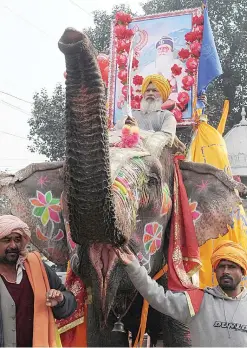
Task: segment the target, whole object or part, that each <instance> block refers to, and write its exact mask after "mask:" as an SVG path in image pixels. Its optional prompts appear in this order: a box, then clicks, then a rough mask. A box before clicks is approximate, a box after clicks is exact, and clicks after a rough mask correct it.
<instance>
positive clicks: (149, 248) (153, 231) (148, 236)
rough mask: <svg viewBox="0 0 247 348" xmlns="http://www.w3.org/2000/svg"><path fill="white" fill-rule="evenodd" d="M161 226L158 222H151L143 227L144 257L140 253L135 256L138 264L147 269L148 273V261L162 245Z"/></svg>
mask: <svg viewBox="0 0 247 348" xmlns="http://www.w3.org/2000/svg"><path fill="white" fill-rule="evenodd" d="M162 235H163V226H162V225H160V224H159V223H158V222H151V223H148V224H146V225H145V227H144V234H143V245H144V251H145V254H146V255H145V256H144V255H143V253H142V252H139V253H138V254H137V257H138V260H139V261H140V263H141V264H142V265H143V266H144V267H145V268H146V269H147V271H148V273H149V272H150V270H151V266H150V261H151V256H153V255H154V254H155V253H156V252H157V251H158V250H159V249H160V248H161V244H162Z"/></svg>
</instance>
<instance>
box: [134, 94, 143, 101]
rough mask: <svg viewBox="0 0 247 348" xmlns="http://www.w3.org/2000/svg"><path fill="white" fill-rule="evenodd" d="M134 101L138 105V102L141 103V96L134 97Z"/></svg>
mask: <svg viewBox="0 0 247 348" xmlns="http://www.w3.org/2000/svg"><path fill="white" fill-rule="evenodd" d="M134 100H135V101H136V102H138V103H140V102H141V100H142V96H141V95H138V94H136V95H135V96H134Z"/></svg>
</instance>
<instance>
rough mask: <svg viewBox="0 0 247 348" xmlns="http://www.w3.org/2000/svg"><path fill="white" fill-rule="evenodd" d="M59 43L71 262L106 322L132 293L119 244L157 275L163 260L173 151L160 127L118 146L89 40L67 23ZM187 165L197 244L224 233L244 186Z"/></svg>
mask: <svg viewBox="0 0 247 348" xmlns="http://www.w3.org/2000/svg"><path fill="white" fill-rule="evenodd" d="M59 48H60V50H61V51H62V52H63V53H64V54H65V60H66V70H67V80H66V98H67V101H66V105H67V115H66V141H67V153H66V166H65V167H66V170H65V172H66V174H65V205H67V210H68V220H69V224H70V232H71V236H72V239H73V240H74V241H75V242H76V243H77V244H78V245H80V247H79V250H78V251H77V252H78V263H76V262H75V263H74V264H73V265H72V267H74V269H75V270H76V271H77V272H78V274H79V275H80V276H81V277H82V279H83V280H84V281H85V282H86V283H87V284H88V285H89V286H91V287H92V292H93V302H94V305H95V307H96V308H97V313H99V317H100V321H102V322H103V321H105V322H106V320H107V316H108V314H109V312H110V309H111V308H113V309H114V308H115V309H116V307H119V304H120V306H121V296H120V300H119V298H118V301H116V297H118V295H119V294H130V295H131V296H132V298H133V296H134V289H133V288H132V285H131V284H130V282H129V281H128V278H127V275H126V273H125V271H124V268H123V266H122V265H121V264H119V262H118V261H117V259H116V256H115V253H114V251H113V247H114V246H124V245H125V244H128V245H129V246H130V247H131V248H132V250H133V251H134V252H135V253H136V255H137V256H138V257H139V259H140V261H141V262H142V263H143V264H144V265H145V266H146V267H147V268H148V271H149V272H150V275H151V276H152V275H154V274H155V273H156V272H157V271H159V269H160V268H161V267H162V265H163V264H164V262H165V256H164V255H165V253H164V250H165V249H166V247H167V245H168V241H167V239H166V238H167V237H168V236H169V221H170V215H171V211H172V203H171V193H172V192H173V149H172V148H169V147H167V146H165V144H166V140H167V137H168V136H169V135H168V134H166V133H162V132H157V133H155V134H150V133H149V132H145V133H143V134H142V136H143V138H144V142H143V147H141V148H133V149H120V148H116V147H114V146H113V144H114V143H115V142H116V139H119V136H120V134H119V133H118V132H117V131H110V132H109V131H108V129H107V115H106V109H105V102H106V101H105V96H104V88H103V82H102V79H101V77H100V72H99V68H98V66H97V61H96V57H95V54H94V50H93V48H92V46H91V44H90V42H89V40H88V38H87V37H86V36H85V35H84V34H82V33H79V32H77V31H75V30H73V29H67V30H65V32H64V34H63V35H62V37H61V39H60V41H59ZM109 139H110V140H109ZM109 145H111V146H109ZM198 168H199V169H198ZM181 170H182V174H183V177H184V182H185V186H186V188H187V193H188V197H189V200H190V204H191V211H192V216H193V217H194V223H195V227H196V233H197V236H198V241H199V244H200V245H201V244H203V243H204V242H206V240H208V239H209V238H216V237H218V236H219V234H225V233H226V232H227V225H229V224H231V222H232V218H231V213H232V211H234V210H235V209H236V207H237V206H238V204H239V203H240V200H239V197H238V196H237V194H236V193H235V191H234V189H235V188H238V189H241V190H242V189H243V187H240V186H239V185H238V184H237V183H236V182H234V181H232V180H230V179H229V178H228V177H227V176H226V175H225V174H224V173H222V172H221V173H220V174H219V171H217V170H216V169H215V170H214V171H213V170H212V167H210V166H206V165H198V164H197V165H196V164H192V163H190V164H187V163H183V164H181ZM209 217H210V218H214V225H213V226H212V227H210V228H209V227H208V223H209V221H208V218H209ZM214 226H216V227H217V228H214ZM116 302H118V304H117V303H116ZM117 310H118V311H121V309H119V308H118V309H117ZM115 312H116V310H115Z"/></svg>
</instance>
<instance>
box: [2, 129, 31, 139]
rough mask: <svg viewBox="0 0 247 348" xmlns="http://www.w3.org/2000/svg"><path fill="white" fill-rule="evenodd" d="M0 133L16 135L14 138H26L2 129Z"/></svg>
mask: <svg viewBox="0 0 247 348" xmlns="http://www.w3.org/2000/svg"><path fill="white" fill-rule="evenodd" d="M0 133H3V134H7V135H11V136H12V137H16V138H20V139H25V140H28V139H27V138H25V137H22V136H21V135H18V134H13V133H9V132H5V131H2V130H0Z"/></svg>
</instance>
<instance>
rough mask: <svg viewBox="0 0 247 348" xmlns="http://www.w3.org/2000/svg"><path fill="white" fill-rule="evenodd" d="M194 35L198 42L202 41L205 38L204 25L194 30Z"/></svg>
mask: <svg viewBox="0 0 247 348" xmlns="http://www.w3.org/2000/svg"><path fill="white" fill-rule="evenodd" d="M194 35H195V38H196V40H199V41H201V40H202V38H203V25H199V26H198V27H196V28H195V29H194Z"/></svg>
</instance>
